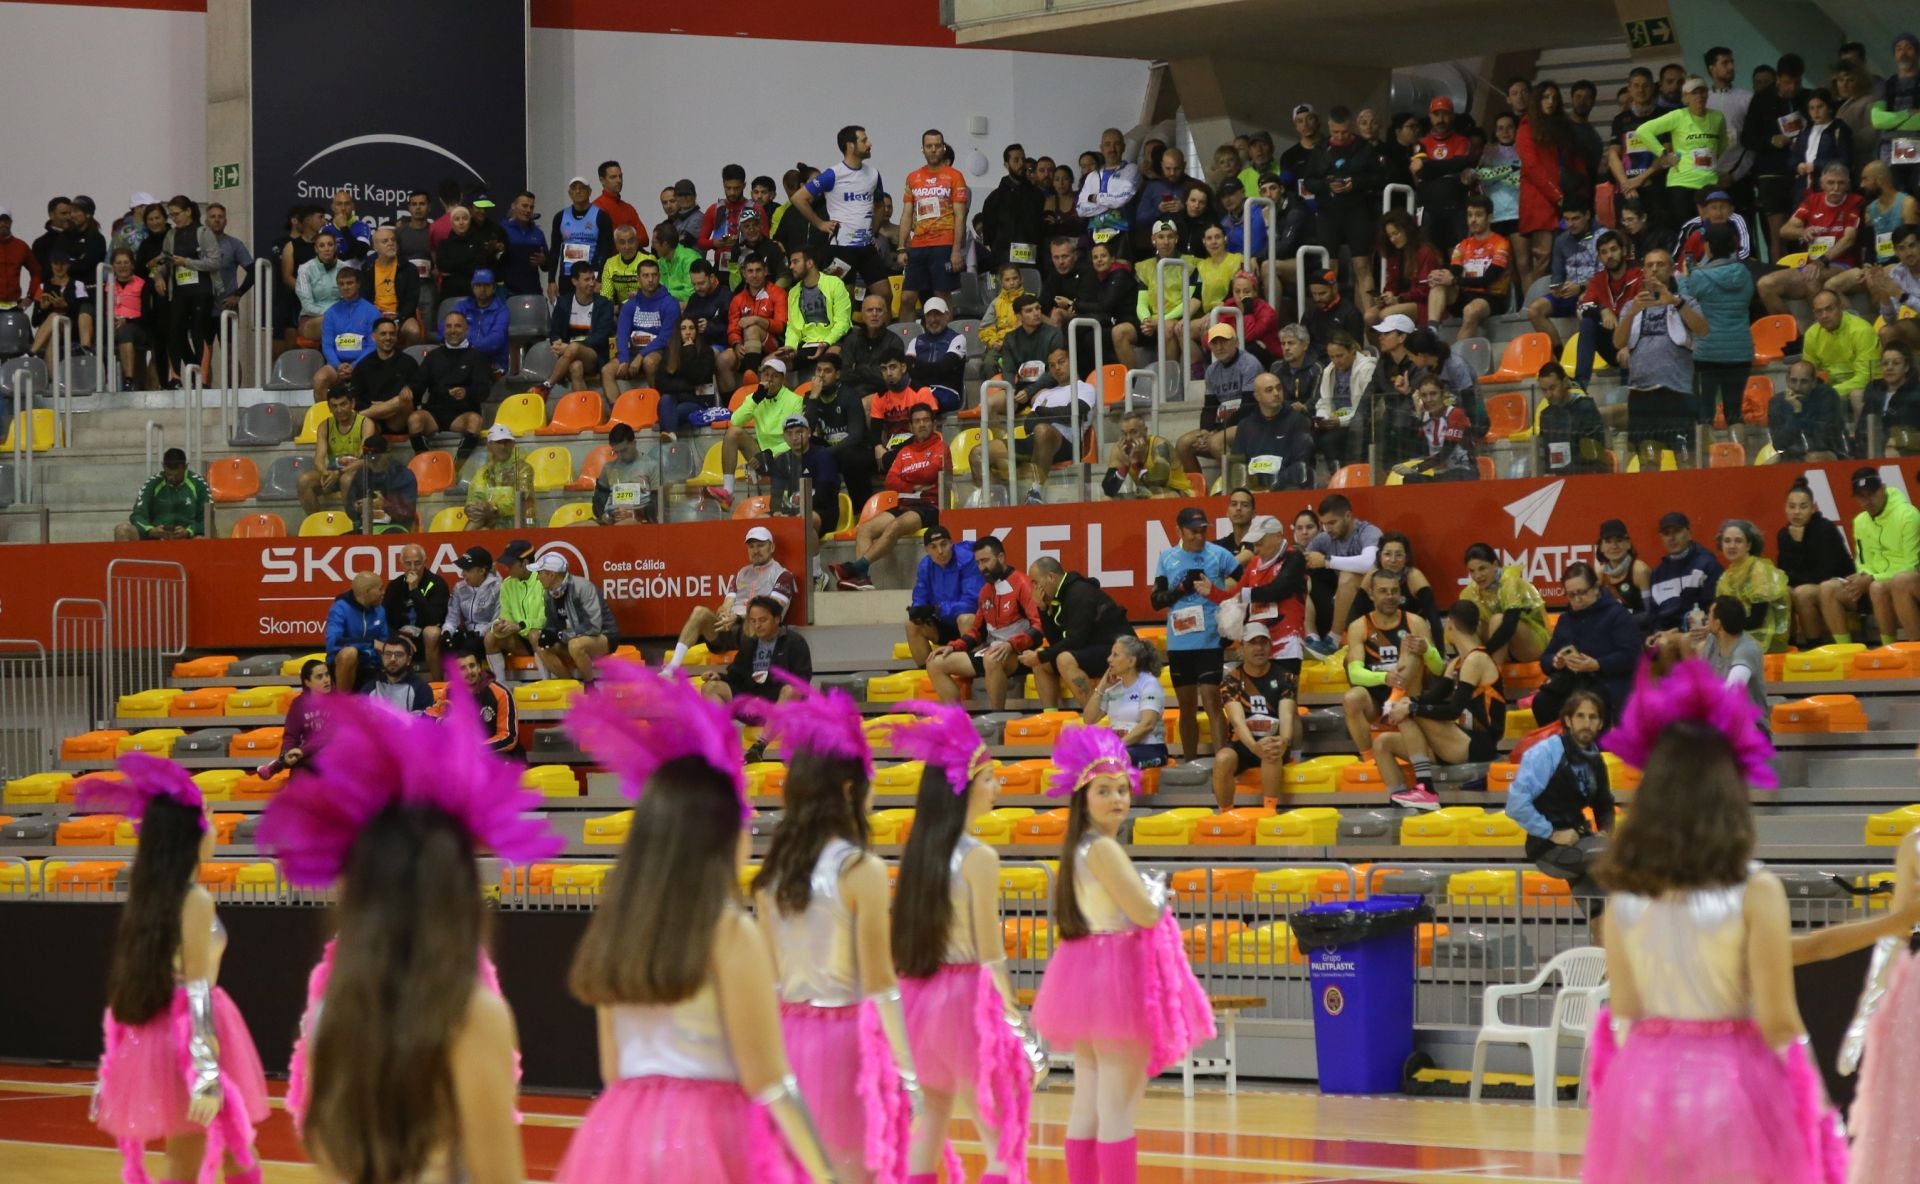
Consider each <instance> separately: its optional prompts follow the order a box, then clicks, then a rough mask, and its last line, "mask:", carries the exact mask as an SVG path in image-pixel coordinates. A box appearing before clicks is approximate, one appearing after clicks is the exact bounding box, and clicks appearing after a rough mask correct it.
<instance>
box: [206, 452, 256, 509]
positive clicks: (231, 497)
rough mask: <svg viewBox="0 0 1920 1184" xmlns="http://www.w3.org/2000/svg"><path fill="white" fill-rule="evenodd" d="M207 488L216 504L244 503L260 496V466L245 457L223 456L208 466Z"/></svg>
mask: <svg viewBox="0 0 1920 1184" xmlns="http://www.w3.org/2000/svg"><path fill="white" fill-rule="evenodd" d="M207 487H208V488H209V489H211V490H212V491H213V500H214V501H216V502H222V503H224V502H244V501H246V500H247V499H248V498H251V497H258V496H259V494H260V466H259V465H256V464H254V463H253V461H251V460H250V459H248V458H247V457H244V456H223V457H221V458H220V459H219V460H216V461H214V462H213V463H212V464H210V465H208V466H207Z"/></svg>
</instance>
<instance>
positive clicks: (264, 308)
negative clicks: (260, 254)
mask: <svg viewBox="0 0 1920 1184" xmlns="http://www.w3.org/2000/svg"><path fill="white" fill-rule="evenodd" d="M273 280H274V275H273V261H272V260H270V259H256V260H254V262H253V291H254V298H253V307H254V310H255V312H257V313H258V315H257V316H256V317H255V318H254V322H253V377H254V381H255V382H257V383H259V384H260V385H261V386H263V387H264V386H266V385H267V374H268V372H269V371H270V370H271V368H272V366H273Z"/></svg>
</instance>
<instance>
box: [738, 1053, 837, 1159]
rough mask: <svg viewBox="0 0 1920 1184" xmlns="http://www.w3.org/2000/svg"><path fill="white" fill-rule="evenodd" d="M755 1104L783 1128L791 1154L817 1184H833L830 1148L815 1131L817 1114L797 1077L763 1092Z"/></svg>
mask: <svg viewBox="0 0 1920 1184" xmlns="http://www.w3.org/2000/svg"><path fill="white" fill-rule="evenodd" d="M753 1100H754V1102H755V1104H757V1105H759V1106H763V1107H765V1108H766V1111H767V1115H768V1117H770V1118H772V1119H773V1124H774V1125H775V1126H777V1127H779V1128H780V1137H781V1138H783V1139H785V1140H786V1142H787V1150H789V1151H791V1152H793V1157H794V1159H796V1160H798V1161H799V1163H800V1167H801V1168H802V1169H803V1170H804V1171H805V1172H806V1173H807V1175H808V1176H810V1177H812V1178H813V1180H814V1181H815V1184H833V1165H832V1163H830V1162H829V1161H828V1159H827V1148H826V1145H825V1144H824V1143H822V1142H821V1141H820V1132H819V1131H818V1130H816V1129H814V1125H813V1114H812V1112H811V1111H809V1110H808V1109H807V1103H806V1100H805V1099H804V1098H802V1097H801V1096H800V1086H799V1083H798V1082H796V1081H795V1080H794V1079H793V1074H791V1073H789V1074H787V1075H786V1076H785V1077H782V1078H781V1079H780V1080H779V1081H777V1082H775V1083H774V1084H772V1085H770V1086H768V1087H767V1088H766V1089H763V1090H761V1091H760V1092H759V1093H758V1094H756V1095H755V1096H754V1099H753Z"/></svg>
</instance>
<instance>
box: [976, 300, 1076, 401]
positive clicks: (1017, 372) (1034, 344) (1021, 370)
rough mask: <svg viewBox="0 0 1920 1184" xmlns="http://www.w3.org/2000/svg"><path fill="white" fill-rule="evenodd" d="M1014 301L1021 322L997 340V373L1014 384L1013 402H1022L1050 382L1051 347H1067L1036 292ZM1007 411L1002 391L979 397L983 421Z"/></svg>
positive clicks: (1052, 348) (1065, 340) (1059, 348)
mask: <svg viewBox="0 0 1920 1184" xmlns="http://www.w3.org/2000/svg"><path fill="white" fill-rule="evenodd" d="M1013 304H1014V313H1015V315H1017V316H1018V317H1019V318H1020V324H1019V325H1018V326H1017V327H1016V328H1015V329H1014V330H1013V332H1011V333H1009V334H1007V336H1006V340H1005V341H1003V342H1001V344H1000V354H999V357H998V359H997V360H996V367H997V368H996V373H997V374H998V376H999V377H1000V379H1001V380H1002V381H1004V382H1007V383H1010V384H1011V385H1012V386H1013V399H1014V402H1015V403H1016V404H1017V405H1019V406H1025V405H1026V404H1027V401H1028V400H1029V399H1031V398H1032V397H1033V395H1034V393H1035V392H1036V391H1038V390H1039V389H1040V388H1041V387H1043V386H1051V385H1052V383H1051V382H1050V380H1049V377H1048V374H1047V359H1048V358H1049V357H1051V356H1052V355H1053V351H1054V350H1057V349H1058V350H1064V349H1066V348H1067V339H1066V338H1065V337H1063V336H1061V333H1060V330H1058V329H1056V328H1054V327H1053V325H1051V324H1049V323H1048V321H1047V319H1046V317H1045V316H1044V315H1043V314H1042V312H1041V309H1040V298H1039V297H1038V296H1034V295H1032V294H1031V293H1029V294H1026V295H1022V296H1020V297H1018V298H1016V299H1015V300H1014V302H1013ZM1006 414H1007V394H1006V392H1005V391H1002V390H994V391H989V392H987V393H986V394H984V395H983V396H982V397H981V400H980V419H981V421H982V422H984V423H992V422H993V421H994V420H995V419H1000V418H1005V416H1006Z"/></svg>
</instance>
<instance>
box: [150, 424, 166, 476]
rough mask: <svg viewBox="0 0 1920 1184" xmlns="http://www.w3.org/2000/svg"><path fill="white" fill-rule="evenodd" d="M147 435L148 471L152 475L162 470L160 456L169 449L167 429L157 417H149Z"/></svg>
mask: <svg viewBox="0 0 1920 1184" xmlns="http://www.w3.org/2000/svg"><path fill="white" fill-rule="evenodd" d="M146 435H147V473H148V475H152V474H154V473H157V472H159V471H160V458H161V456H163V455H164V454H165V453H166V451H167V429H166V425H164V424H162V423H161V422H160V421H159V420H157V419H149V420H148V421H147V426H146Z"/></svg>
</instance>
